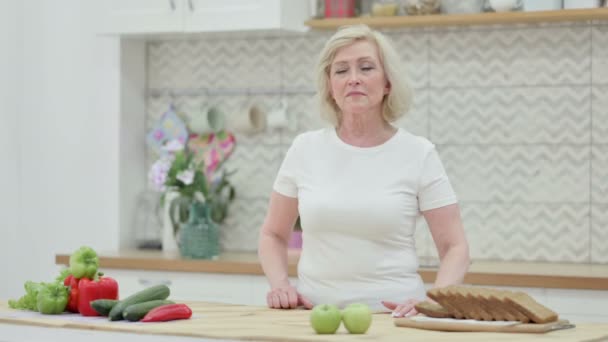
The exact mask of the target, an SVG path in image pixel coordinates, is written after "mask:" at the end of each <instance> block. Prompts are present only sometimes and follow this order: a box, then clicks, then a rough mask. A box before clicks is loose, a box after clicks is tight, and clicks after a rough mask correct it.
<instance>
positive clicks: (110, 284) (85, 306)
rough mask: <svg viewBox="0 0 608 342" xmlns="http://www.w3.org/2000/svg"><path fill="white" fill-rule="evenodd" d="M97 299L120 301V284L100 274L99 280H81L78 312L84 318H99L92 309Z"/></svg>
mask: <svg viewBox="0 0 608 342" xmlns="http://www.w3.org/2000/svg"><path fill="white" fill-rule="evenodd" d="M97 299H118V283H117V282H116V280H114V279H112V278H110V277H103V276H102V273H100V274H99V279H98V280H91V279H89V278H81V279H80V282H79V283H78V311H80V314H81V315H83V316H99V313H97V311H95V310H94V309H93V308H92V307H91V302H92V301H94V300H97Z"/></svg>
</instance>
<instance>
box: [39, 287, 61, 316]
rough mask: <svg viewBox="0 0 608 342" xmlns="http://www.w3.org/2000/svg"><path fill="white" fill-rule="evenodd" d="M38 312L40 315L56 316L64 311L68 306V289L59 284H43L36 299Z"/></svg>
mask: <svg viewBox="0 0 608 342" xmlns="http://www.w3.org/2000/svg"><path fill="white" fill-rule="evenodd" d="M36 304H37V306H38V311H40V313H42V314H47V315H57V314H60V313H62V312H63V311H65V307H66V305H67V304H68V287H67V286H64V285H63V284H61V283H49V284H44V285H43V286H42V287H41V288H40V291H38V297H37V299H36Z"/></svg>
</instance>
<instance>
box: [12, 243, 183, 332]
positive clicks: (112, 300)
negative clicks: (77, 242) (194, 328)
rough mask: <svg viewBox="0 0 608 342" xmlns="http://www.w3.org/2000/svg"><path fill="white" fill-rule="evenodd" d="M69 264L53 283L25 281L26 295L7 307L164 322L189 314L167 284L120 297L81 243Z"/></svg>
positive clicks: (97, 261) (92, 255)
mask: <svg viewBox="0 0 608 342" xmlns="http://www.w3.org/2000/svg"><path fill="white" fill-rule="evenodd" d="M69 265H70V266H69V268H67V269H64V270H62V271H61V273H60V274H59V275H58V276H57V278H55V280H54V281H52V282H48V283H45V282H39V283H37V282H33V281H26V282H25V284H24V288H25V294H24V295H23V296H22V297H21V298H19V299H17V300H14V299H11V300H9V302H8V304H9V307H11V308H13V309H21V310H31V311H38V312H40V313H41V314H46V315H57V314H61V313H63V312H66V311H68V312H72V313H80V314H81V315H83V316H108V318H109V320H110V321H117V320H123V319H124V320H128V321H132V322H137V321H141V322H164V321H172V320H177V319H188V318H190V317H191V316H192V310H191V309H190V308H189V307H188V306H187V305H186V304H176V303H175V302H173V301H170V300H168V299H167V298H168V297H169V294H170V290H169V287H167V286H166V285H156V286H151V287H148V288H146V289H143V290H141V291H139V292H137V293H135V294H133V295H131V296H129V297H127V298H124V299H122V300H119V297H118V282H117V281H116V280H115V279H113V278H110V277H107V276H105V275H104V274H103V273H102V272H99V258H98V256H97V253H96V252H95V250H93V249H92V248H90V247H87V246H83V247H80V248H79V249H78V250H76V251H75V252H74V253H72V254H71V255H70V261H69Z"/></svg>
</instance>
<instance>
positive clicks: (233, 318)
mask: <svg viewBox="0 0 608 342" xmlns="http://www.w3.org/2000/svg"><path fill="white" fill-rule="evenodd" d="M187 304H188V305H189V306H190V307H191V308H192V318H191V319H188V320H181V321H173V322H168V323H137V322H135V323H131V322H125V321H118V322H111V321H109V320H108V319H107V318H105V317H82V316H80V315H77V314H64V315H54V316H51V315H42V314H39V313H37V312H24V311H20V310H11V309H8V308H7V305H6V301H1V302H0V323H5V324H20V325H22V326H23V328H22V330H23V331H24V333H25V334H26V335H27V326H43V327H49V328H53V329H76V330H85V331H87V334H88V335H90V334H91V331H93V330H94V331H96V332H103V331H108V332H128V333H133V334H152V335H165V336H167V340H171V338H170V337H169V336H189V337H197V338H208V339H211V338H215V339H222V340H227V339H229V340H239V341H240V340H247V341H252V340H254V341H405V340H408V341H429V342H434V341H456V342H460V341H461V342H476V341H484V342H485V341H546V340H548V339H550V340H551V341H583V340H585V341H600V340H602V338H603V339H605V338H606V335H607V333H608V324H605V323H604V324H577V325H576V327H575V328H572V329H566V330H557V331H552V332H549V333H545V334H524V333H517V334H514V333H511V334H507V333H483V332H475V333H467V332H457V333H455V332H451V333H450V332H439V331H429V330H420V329H413V328H402V327H397V326H395V324H394V320H393V318H392V317H391V316H390V315H389V314H374V315H373V321H372V325H371V327H370V329H369V330H368V331H367V333H366V334H364V335H351V334H348V333H347V331H346V329H345V328H344V325H343V324H342V325H341V326H340V328H339V329H338V332H337V334H336V335H317V334H315V333H314V331H313V330H312V328H311V327H310V324H309V317H310V311H308V310H276V309H268V308H265V307H255V306H243V305H230V304H220V303H204V302H188V303H187ZM51 334H53V332H52V331H49V336H52V335H51Z"/></svg>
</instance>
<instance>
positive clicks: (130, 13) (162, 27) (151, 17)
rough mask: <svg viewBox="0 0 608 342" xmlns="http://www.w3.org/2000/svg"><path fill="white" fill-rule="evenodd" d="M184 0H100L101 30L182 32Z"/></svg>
mask: <svg viewBox="0 0 608 342" xmlns="http://www.w3.org/2000/svg"><path fill="white" fill-rule="evenodd" d="M183 1H184V0H97V1H96V4H97V6H98V8H97V11H96V12H97V16H98V18H99V32H100V33H114V34H122V33H124V34H141V33H167V32H180V31H182V30H183V23H184V10H185V6H184V4H183Z"/></svg>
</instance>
